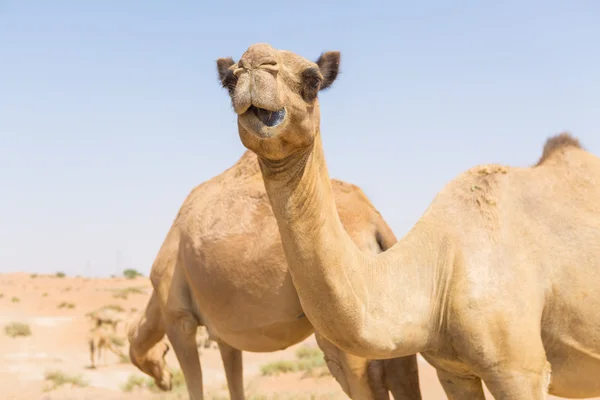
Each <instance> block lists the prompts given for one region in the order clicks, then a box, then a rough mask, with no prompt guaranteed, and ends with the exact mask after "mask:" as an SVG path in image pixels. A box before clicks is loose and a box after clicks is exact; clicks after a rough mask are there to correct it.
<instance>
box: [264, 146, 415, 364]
mask: <svg viewBox="0 0 600 400" xmlns="http://www.w3.org/2000/svg"><path fill="white" fill-rule="evenodd" d="M259 160H260V166H261V171H262V174H263V179H264V182H265V188H266V190H267V193H268V196H269V199H270V201H271V204H272V207H273V212H274V214H275V217H276V218H277V223H278V226H279V231H280V234H281V238H282V244H283V247H284V251H285V254H286V258H287V261H288V265H289V269H290V274H291V276H292V279H293V282H294V286H295V287H296V289H297V291H298V295H299V298H300V302H301V304H302V308H303V310H304V312H305V314H306V316H307V317H308V319H309V321H310V322H311V323H312V324H313V325H314V326H315V328H316V330H317V331H318V332H319V333H320V334H322V335H323V336H325V337H326V338H327V339H329V340H330V341H331V342H333V343H335V344H336V345H338V346H339V347H340V348H342V349H344V350H346V351H349V352H353V353H354V354H356V355H359V356H363V357H370V358H376V357H377V358H384V357H387V356H389V354H390V352H393V353H396V354H414V353H416V352H418V351H420V350H421V347H422V346H423V343H422V342H423V338H418V337H417V336H418V335H420V334H422V326H421V325H425V324H420V322H421V319H419V318H418V317H415V316H414V315H413V312H416V313H419V312H423V311H424V309H423V307H422V304H421V303H419V306H418V307H414V309H412V310H409V309H402V308H403V306H406V307H410V306H412V304H411V299H412V297H411V296H410V295H409V292H408V290H409V288H410V290H412V291H414V292H415V293H416V294H417V296H418V297H420V298H422V296H419V295H420V294H421V293H419V290H416V289H415V285H414V284H411V285H408V282H407V287H405V288H402V287H400V286H401V285H402V284H403V283H404V282H405V280H406V279H409V278H412V276H411V274H408V275H407V276H403V275H402V274H401V273H399V271H401V269H399V268H394V267H393V265H391V264H390V263H389V262H383V260H384V259H389V257H381V256H380V257H375V256H372V255H369V254H367V253H363V252H361V251H360V250H359V249H358V247H357V246H356V245H355V244H354V242H353V241H352V239H351V238H350V236H349V235H348V234H347V232H346V230H345V229H344V227H343V225H342V223H341V221H340V219H339V216H338V214H337V209H336V204H335V199H334V195H333V190H332V187H331V181H330V179H329V175H328V172H327V166H326V163H325V158H324V152H323V147H322V142H321V139H320V134H318V135H317V136H316V138H315V141H314V143H313V145H312V146H311V147H310V148H309V149H307V150H305V151H303V152H300V153H296V154H293V155H291V156H289V157H288V158H286V159H284V160H281V161H272V160H265V159H263V158H259ZM394 247H396V246H394ZM395 250H396V251H394V252H395V253H397V252H398V251H397V250H398V249H395ZM385 254H387V252H386V253H383V254H382V255H385ZM402 258H406V259H408V258H409V257H401V259H402ZM415 269H417V268H415ZM399 284H400V285H399ZM398 290H399V291H398ZM402 290H404V291H405V292H403V291H402ZM419 302H420V300H419ZM403 315H404V316H406V318H402V316H403ZM333 321H335V323H332V322H333ZM406 335H408V337H407V336H406ZM425 336H426V335H425ZM407 339H408V340H407ZM398 343H403V345H402V346H403V347H402V348H399V347H398Z"/></svg>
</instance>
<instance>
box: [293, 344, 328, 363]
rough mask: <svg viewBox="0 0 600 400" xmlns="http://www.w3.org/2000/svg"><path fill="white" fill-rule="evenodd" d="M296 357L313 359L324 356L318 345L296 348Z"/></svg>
mask: <svg viewBox="0 0 600 400" xmlns="http://www.w3.org/2000/svg"><path fill="white" fill-rule="evenodd" d="M296 357H297V358H299V359H301V360H303V359H304V360H306V359H311V358H313V359H314V358H323V357H324V355H323V352H322V351H321V349H319V348H318V347H314V346H302V347H299V348H298V350H296Z"/></svg>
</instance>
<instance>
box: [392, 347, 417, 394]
mask: <svg viewBox="0 0 600 400" xmlns="http://www.w3.org/2000/svg"><path fill="white" fill-rule="evenodd" d="M383 365H384V369H385V382H386V386H387V388H388V389H389V390H390V392H392V396H393V397H394V399H395V400H404V399H407V400H421V388H420V387H419V367H418V365H417V355H416V354H413V355H411V356H406V357H398V358H392V359H389V360H383Z"/></svg>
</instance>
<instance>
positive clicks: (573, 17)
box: [0, 0, 600, 276]
mask: <svg viewBox="0 0 600 400" xmlns="http://www.w3.org/2000/svg"><path fill="white" fill-rule="evenodd" d="M450 3H452V4H450ZM598 21H600V3H598V2H597V1H594V0H588V1H577V0H574V1H558V0H546V1H537V0H536V1H527V2H522V1H513V0H510V1H503V2H482V1H456V2H447V1H420V2H418V4H417V2H407V1H395V2H391V1H390V2H375V1H369V2H348V1H328V2H321V1H319V2H317V1H294V2H281V1H280V2H260V1H251V2H239V3H236V2H232V1H227V2H225V1H223V2H216V1H215V2H204V1H201V2H199V1H178V2H166V1H165V2H158V1H156V2H147V1H101V2H100V1H96V2H91V1H87V2H83V1H61V0H54V1H52V2H50V1H17V0H13V1H11V0H3V1H0V181H1V182H2V187H3V189H2V190H1V192H0V271H1V272H10V271H32V272H33V271H35V272H55V271H59V270H61V271H65V272H67V273H69V274H89V275H99V276H105V275H110V274H114V273H115V272H116V271H120V270H122V269H124V268H130V267H131V268H136V269H138V270H140V271H142V272H144V273H147V272H148V271H149V269H150V266H151V264H152V262H153V260H154V257H155V256H156V253H157V252H158V249H159V247H160V245H161V243H162V241H163V239H164V237H165V235H166V233H167V230H168V229H169V227H170V225H171V223H172V221H173V218H174V217H175V215H176V213H177V210H178V208H179V206H180V205H181V203H182V201H183V200H184V198H185V196H186V195H187V194H188V193H189V191H190V190H191V188H192V187H194V186H195V185H197V184H199V183H200V182H202V181H204V180H206V179H209V178H210V177H212V176H214V175H216V174H218V173H220V172H222V171H223V170H224V169H226V168H228V167H229V166H230V165H232V164H233V163H234V162H235V161H236V160H237V159H238V158H239V156H240V155H241V154H242V152H243V151H244V148H243V146H242V145H241V143H240V142H239V138H238V136H237V129H236V122H235V121H236V119H235V115H234V113H233V111H232V109H231V106H230V102H229V99H228V97H227V93H226V92H225V91H224V90H222V89H221V88H220V87H219V85H218V83H217V79H216V67H215V60H216V59H217V58H218V57H222V56H232V57H234V58H235V59H238V58H239V57H240V56H241V55H242V53H243V52H244V51H245V49H246V48H247V47H248V46H249V45H251V44H253V43H255V42H269V43H271V44H272V45H273V46H274V47H277V48H281V49H287V50H291V51H294V52H296V53H298V54H300V55H302V56H305V57H307V58H311V59H316V58H317V57H318V55H319V54H320V53H321V52H322V51H326V50H340V51H341V52H342V63H341V69H342V74H341V75H340V77H339V78H338V81H337V82H336V84H335V85H334V87H333V88H332V89H331V90H329V91H327V92H325V93H323V94H322V95H321V108H322V124H321V125H322V133H323V140H324V145H325V152H326V155H327V161H328V165H329V168H330V172H331V174H332V176H333V177H336V178H341V179H344V180H347V181H350V182H353V183H355V184H358V185H359V186H361V187H362V188H363V189H364V190H365V192H366V193H367V195H368V196H369V197H370V198H371V200H372V201H373V203H374V204H375V205H376V206H377V207H378V209H379V210H380V211H381V212H382V214H383V216H384V217H385V218H386V220H387V221H388V223H389V224H390V225H391V226H392V228H393V229H394V231H395V233H396V235H397V236H398V237H401V236H402V235H403V234H405V233H406V232H407V231H408V229H410V227H411V226H412V224H414V223H415V222H416V220H417V219H418V218H419V217H420V215H421V214H422V212H423V211H424V210H425V208H426V207H427V206H428V204H429V203H430V201H431V200H432V199H433V197H434V195H435V194H436V193H437V192H438V191H439V190H440V189H441V188H442V187H443V185H444V184H445V183H447V182H448V181H449V180H450V179H451V178H452V177H454V176H455V175H457V174H458V173H459V172H461V171H462V170H464V169H466V168H469V167H471V166H473V165H476V164H479V163H487V162H499V163H504V164H512V165H518V166H526V165H530V164H532V163H533V162H535V161H536V160H537V158H538V157H539V155H540V153H541V149H542V146H543V143H544V141H545V139H546V138H547V137H548V136H549V135H552V134H555V133H558V132H560V131H562V130H565V129H568V130H571V131H572V132H573V133H574V134H575V135H576V136H578V137H579V138H580V139H581V140H582V142H583V143H584V145H585V146H586V147H587V148H588V149H589V150H591V151H593V152H595V153H596V154H599V155H600V51H598V43H600V24H598Z"/></svg>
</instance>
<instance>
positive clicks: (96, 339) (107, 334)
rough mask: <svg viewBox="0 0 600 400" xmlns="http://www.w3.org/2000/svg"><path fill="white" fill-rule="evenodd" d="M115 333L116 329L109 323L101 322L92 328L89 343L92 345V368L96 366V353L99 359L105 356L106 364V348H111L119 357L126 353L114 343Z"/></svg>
mask: <svg viewBox="0 0 600 400" xmlns="http://www.w3.org/2000/svg"><path fill="white" fill-rule="evenodd" d="M114 333H115V331H114V329H112V328H111V327H109V326H108V325H102V324H99V325H98V326H95V327H93V328H92V329H91V330H90V333H89V335H88V344H89V347H90V360H91V367H92V368H96V355H97V356H98V361H100V358H103V359H104V365H106V350H110V351H111V352H112V353H113V354H115V355H116V356H117V357H119V358H120V357H121V356H123V355H124V354H123V353H122V352H121V351H120V350H118V349H116V348H115V346H114V345H113V342H112V336H113V335H114ZM103 350H104V351H103Z"/></svg>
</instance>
